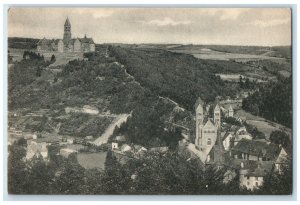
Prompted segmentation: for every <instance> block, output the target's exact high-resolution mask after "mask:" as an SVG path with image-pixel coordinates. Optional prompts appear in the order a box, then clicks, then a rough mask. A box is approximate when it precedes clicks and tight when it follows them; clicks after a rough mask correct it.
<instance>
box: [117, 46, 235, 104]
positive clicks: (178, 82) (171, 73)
mask: <svg viewBox="0 0 300 205" xmlns="http://www.w3.org/2000/svg"><path fill="white" fill-rule="evenodd" d="M111 55H113V56H114V57H115V58H116V59H117V60H118V61H119V62H120V63H122V64H123V65H125V67H126V69H127V72H128V73H129V74H131V75H132V76H134V77H135V79H136V80H137V81H138V82H140V83H141V85H142V86H144V87H147V88H148V89H150V90H151V91H152V92H154V93H156V94H157V95H161V96H164V97H169V98H170V99H172V100H174V101H176V102H177V103H179V104H180V105H181V106H184V107H185V108H187V109H188V110H193V105H194V103H195V102H196V99H197V98H198V97H201V98H202V99H203V100H205V101H213V100H214V99H215V97H216V96H218V95H222V96H230V95H232V94H233V95H234V94H235V92H236V91H234V90H235V88H233V87H232V85H227V84H225V83H224V82H223V81H222V80H221V79H220V78H219V77H216V76H215V75H214V74H213V73H212V72H211V70H212V69H213V65H210V64H207V63H204V62H203V61H202V60H199V59H196V58H194V57H193V56H191V55H186V54H177V53H172V52H168V51H164V50H158V49H130V48H121V47H112V48H111Z"/></svg>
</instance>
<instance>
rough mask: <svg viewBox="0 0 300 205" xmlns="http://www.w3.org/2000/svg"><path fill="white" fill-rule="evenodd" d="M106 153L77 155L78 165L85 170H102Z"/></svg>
mask: <svg viewBox="0 0 300 205" xmlns="http://www.w3.org/2000/svg"><path fill="white" fill-rule="evenodd" d="M106 154H107V152H97V153H78V154H77V160H78V163H79V164H80V165H81V166H82V167H84V168H85V169H93V168H98V169H104V168H105V160H106Z"/></svg>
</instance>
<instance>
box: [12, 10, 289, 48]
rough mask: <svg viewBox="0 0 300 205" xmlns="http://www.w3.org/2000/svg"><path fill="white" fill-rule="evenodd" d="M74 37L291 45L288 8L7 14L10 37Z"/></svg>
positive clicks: (19, 11) (66, 11)
mask: <svg viewBox="0 0 300 205" xmlns="http://www.w3.org/2000/svg"><path fill="white" fill-rule="evenodd" d="M67 17H69V19H70V22H71V26H72V28H71V31H72V37H73V38H76V37H83V36H84V35H85V34H86V35H87V36H88V37H92V38H93V39H94V41H95V42H96V43H136V44H138V43H165V44H170V43H174V44H218V45H258V46H278V45H291V10H290V9H288V8H53V7H52V8H45V7H42V8H38V7H34V8H20V7H18V8H14V7H12V8H10V9H9V12H8V36H9V37H30V38H43V37H46V38H51V39H52V38H62V37H63V25H64V23H65V20H66V18H67Z"/></svg>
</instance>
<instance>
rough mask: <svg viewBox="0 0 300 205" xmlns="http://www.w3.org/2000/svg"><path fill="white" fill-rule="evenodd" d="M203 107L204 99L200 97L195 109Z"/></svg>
mask: <svg viewBox="0 0 300 205" xmlns="http://www.w3.org/2000/svg"><path fill="white" fill-rule="evenodd" d="M199 105H201V106H203V105H204V102H203V101H202V99H201V98H200V97H199V98H198V99H197V101H196V103H195V109H197V107H198V106H199Z"/></svg>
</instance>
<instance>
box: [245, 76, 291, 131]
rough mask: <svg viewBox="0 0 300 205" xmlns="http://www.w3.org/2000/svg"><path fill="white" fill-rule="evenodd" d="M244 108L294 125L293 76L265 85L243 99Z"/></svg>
mask: <svg viewBox="0 0 300 205" xmlns="http://www.w3.org/2000/svg"><path fill="white" fill-rule="evenodd" d="M243 109H245V110H246V111H249V112H251V113H252V114H255V115H260V116H262V117H265V118H266V119H268V120H271V121H274V122H278V123H280V124H283V125H285V126H287V127H290V128H291V127H292V78H291V77H289V78H286V79H280V80H279V81H278V82H277V83H275V84H269V85H265V86H264V87H262V88H260V89H259V91H257V92H255V93H253V94H252V95H250V96H249V97H248V98H246V99H244V100H243Z"/></svg>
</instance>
